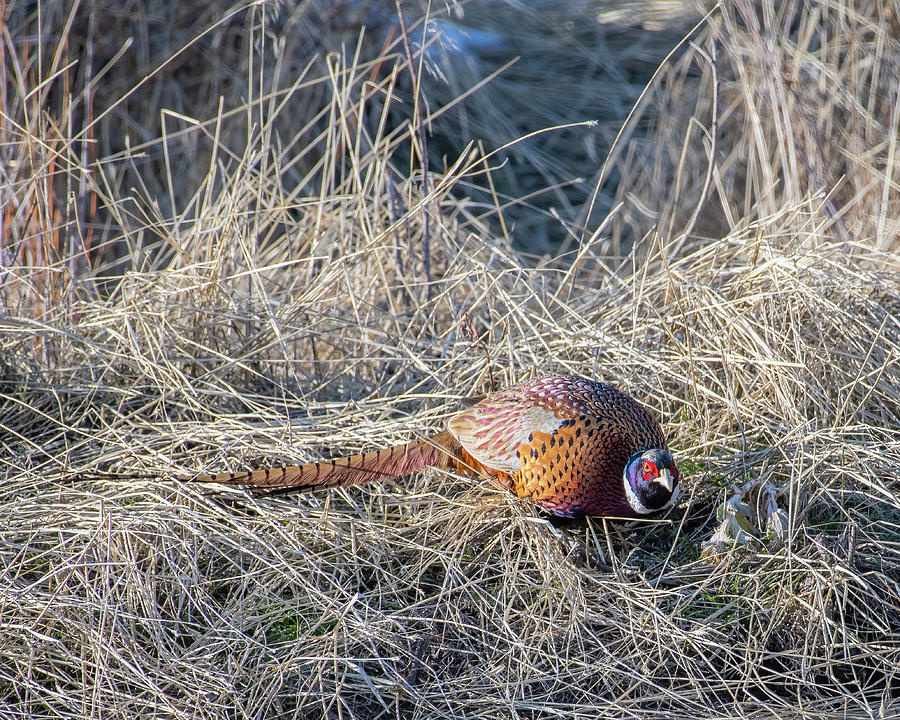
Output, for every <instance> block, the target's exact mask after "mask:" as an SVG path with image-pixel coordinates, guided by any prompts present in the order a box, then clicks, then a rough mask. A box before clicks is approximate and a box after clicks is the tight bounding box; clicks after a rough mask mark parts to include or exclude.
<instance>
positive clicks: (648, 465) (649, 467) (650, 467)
mask: <svg viewBox="0 0 900 720" xmlns="http://www.w3.org/2000/svg"><path fill="white" fill-rule="evenodd" d="M641 469H642V470H643V471H644V472H645V473H652V472H653V463H651V462H650V461H649V460H644V465H643V467H642V468H641Z"/></svg>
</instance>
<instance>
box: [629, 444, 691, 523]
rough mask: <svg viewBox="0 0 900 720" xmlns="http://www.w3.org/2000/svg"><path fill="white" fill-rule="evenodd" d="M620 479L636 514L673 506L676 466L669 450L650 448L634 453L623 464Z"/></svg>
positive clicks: (676, 484) (677, 493)
mask: <svg viewBox="0 0 900 720" xmlns="http://www.w3.org/2000/svg"><path fill="white" fill-rule="evenodd" d="M622 481H623V482H624V484H625V497H627V498H628V504H629V505H631V507H632V509H633V510H634V511H635V512H636V513H638V514H639V515H647V514H649V513H653V512H657V511H659V510H662V509H663V508H666V507H669V506H670V505H673V504H674V503H675V501H676V500H678V495H679V494H680V492H681V488H680V487H678V468H677V467H676V466H675V460H674V459H673V458H672V453H670V452H669V451H668V450H660V449H658V448H654V449H651V450H643V451H641V452H636V453H635V454H634V455H632V456H631V459H630V460H629V461H628V464H627V465H626V466H625V472H624V476H623V478H622Z"/></svg>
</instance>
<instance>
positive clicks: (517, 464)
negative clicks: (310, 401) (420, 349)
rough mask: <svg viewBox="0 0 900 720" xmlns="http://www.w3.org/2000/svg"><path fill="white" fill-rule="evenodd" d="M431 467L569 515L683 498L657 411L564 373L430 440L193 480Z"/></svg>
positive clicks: (289, 483)
mask: <svg viewBox="0 0 900 720" xmlns="http://www.w3.org/2000/svg"><path fill="white" fill-rule="evenodd" d="M641 453H643V456H642V455H640V454H641ZM429 466H436V467H442V468H453V469H456V470H457V471H460V472H466V473H470V474H472V473H477V474H481V475H488V476H491V477H493V478H495V479H496V480H497V481H498V482H500V483H502V484H504V485H505V486H506V487H508V488H509V489H510V490H511V491H512V492H513V493H515V495H516V496H517V497H519V498H527V499H529V500H531V501H532V502H534V503H536V504H538V505H539V506H541V507H542V508H544V509H545V510H547V511H548V512H550V513H553V514H554V515H561V516H566V517H577V516H581V515H603V516H618V517H635V516H640V515H644V514H647V513H649V512H654V511H656V510H659V509H661V508H663V507H667V506H668V505H670V504H672V502H674V500H675V498H676V496H677V493H676V492H675V491H676V486H677V482H678V480H677V469H676V468H675V464H674V462H673V461H672V459H671V455H670V454H669V452H668V450H667V447H666V439H665V436H664V434H663V432H662V429H661V428H660V426H659V423H657V421H656V420H655V419H654V418H653V417H652V416H651V415H650V413H649V412H648V411H647V410H646V409H645V408H644V407H642V406H641V405H640V404H638V403H637V401H635V400H634V399H633V398H632V397H631V396H629V395H627V394H626V393H624V392H622V391H621V390H618V389H616V388H614V387H612V386H611V385H606V384H604V383H600V382H596V381H594V380H589V379H587V378H583V377H578V376H559V375H547V376H543V377H538V378H535V379H533V380H529V381H527V382H523V383H520V384H518V385H514V386H512V387H509V388H507V389H505V390H500V391H498V392H494V393H491V394H490V395H488V396H487V397H485V398H484V399H483V400H482V401H481V402H479V403H477V404H476V405H474V406H472V407H471V408H469V409H467V410H464V411H462V412H460V413H459V414H457V415H456V416H454V417H453V418H451V419H450V421H449V422H448V423H447V430H445V431H444V432H441V433H438V434H437V435H434V436H432V437H431V438H428V439H427V440H421V441H418V442H412V443H407V444H404V445H398V446H395V447H392V448H386V449H381V450H375V451H372V452H366V453H361V454H359V455H351V456H349V457H342V458H337V459H334V460H328V461H324V462H315V463H308V464H306V465H293V466H287V467H282V468H272V469H269V470H257V471H252V472H237V473H221V474H218V475H200V476H196V477H193V478H190V479H191V480H194V481H200V482H216V483H226V484H242V485H249V486H253V487H257V488H271V489H281V488H284V489H291V490H293V489H296V490H300V489H308V488H325V487H339V486H346V485H357V484H361V483H366V482H370V481H373V480H378V479H383V478H387V477H396V476H400V475H406V474H408V473H411V472H414V471H416V470H419V469H421V468H425V467H429ZM657 466H659V467H657ZM641 468H643V470H641ZM641 474H643V478H644V480H641ZM629 477H631V478H632V480H631V481H629ZM185 479H187V478H185ZM648 488H649V490H648Z"/></svg>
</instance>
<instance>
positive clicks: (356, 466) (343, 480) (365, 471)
mask: <svg viewBox="0 0 900 720" xmlns="http://www.w3.org/2000/svg"><path fill="white" fill-rule="evenodd" d="M461 451H462V448H460V447H459V444H458V443H457V442H456V439H455V438H454V437H453V436H452V435H451V434H450V433H449V432H447V431H444V432H441V433H438V434H437V435H434V436H433V437H431V438H428V439H427V440H420V441H418V442H411V443H406V444H404V445H395V446H394V447H390V448H383V449H381V450H373V451H371V452H365V453H360V454H359V455H350V456H348V457H341V458H335V459H333V460H324V461H320V462H312V463H307V464H306V465H288V466H285V467H278V468H269V469H267V470H252V471H244V472H233V473H218V474H215V475H194V476H180V477H179V478H178V479H179V480H184V481H189V482H204V483H220V484H223V485H244V486H249V487H252V488H259V489H262V490H266V489H273V490H275V491H276V492H282V491H283V492H291V491H298V490H308V489H312V488H331V487H346V486H348V485H362V484H364V483H368V482H373V481H375V480H384V479H387V478H393V477H399V476H401V475H408V474H410V473H413V472H416V471H417V470H422V469H423V468H427V467H432V466H437V467H444V468H446V467H450V466H453V467H459V468H460V469H464V468H466V467H467V466H468V465H469V463H467V462H466V460H468V459H469V458H462V459H461V458H460V455H461V454H462V455H465V453H464V452H461Z"/></svg>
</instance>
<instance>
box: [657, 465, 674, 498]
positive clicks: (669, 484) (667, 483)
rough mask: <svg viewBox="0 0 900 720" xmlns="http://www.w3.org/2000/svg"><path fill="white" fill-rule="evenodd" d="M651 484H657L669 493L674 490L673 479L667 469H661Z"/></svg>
mask: <svg viewBox="0 0 900 720" xmlns="http://www.w3.org/2000/svg"><path fill="white" fill-rule="evenodd" d="M653 482H658V483H659V484H660V485H662V486H663V487H664V488H665V489H666V490H668V491H669V492H672V491H673V490H674V489H675V478H673V477H672V471H671V470H669V469H668V468H662V469H661V470H660V471H659V475H658V476H657V477H656V478H654V480H653Z"/></svg>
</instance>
